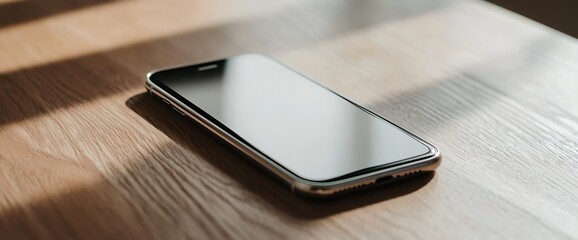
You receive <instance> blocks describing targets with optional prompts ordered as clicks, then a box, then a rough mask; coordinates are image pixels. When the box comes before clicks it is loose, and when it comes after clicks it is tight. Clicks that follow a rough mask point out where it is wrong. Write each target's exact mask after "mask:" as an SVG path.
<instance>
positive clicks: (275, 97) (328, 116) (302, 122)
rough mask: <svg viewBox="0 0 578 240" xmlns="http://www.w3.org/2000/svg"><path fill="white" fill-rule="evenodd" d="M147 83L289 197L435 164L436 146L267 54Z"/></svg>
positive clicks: (165, 73) (184, 69) (159, 75)
mask: <svg viewBox="0 0 578 240" xmlns="http://www.w3.org/2000/svg"><path fill="white" fill-rule="evenodd" d="M145 85H146V88H147V90H148V91H149V92H150V93H151V94H153V95H155V96H158V97H160V98H161V99H162V100H163V101H164V102H166V103H167V104H169V105H170V106H171V107H172V108H174V109H175V110H176V111H178V112H179V113H181V114H183V115H186V116H188V117H190V118H192V119H193V120H195V121H197V122H198V123H200V124H201V125H202V126H204V127H206V128H207V129H209V130H210V131H212V132H213V133H214V134H216V135H217V136H218V137H219V138H221V139H222V140H224V141H225V142H227V143H228V144H229V145H231V146H232V147H234V148H236V149H238V150H240V151H241V152H242V153H244V154H246V155H247V156H248V157H249V158H250V159H252V160H254V162H256V163H257V164H259V165H261V166H262V167H264V168H265V169H266V170H268V171H269V172H271V173H272V174H273V175H274V176H277V177H278V178H279V179H280V180H282V182H284V183H286V184H287V185H288V186H290V188H291V189H292V190H293V191H294V192H299V193H305V194H309V195H315V196H331V195H336V194H340V193H344V192H349V191H352V190H358V189H362V188H365V187H369V186H376V185H379V184H384V183H386V182H389V181H392V180H394V179H397V178H400V177H402V176H406V175H410V174H413V173H419V172H428V171H434V170H435V169H436V167H437V166H438V165H439V163H440V153H439V151H438V150H437V149H436V148H435V147H434V146H433V145H431V144H429V143H428V142H426V141H424V140H423V139H421V138H419V137H417V136H415V135H414V134H412V133H410V132H408V131H407V130H405V129H402V128H401V127H399V126H397V125H395V124H393V123H391V122H390V121H388V120H386V119H385V118H383V117H381V116H379V115H377V114H375V113H374V112H372V111H370V110H368V109H366V108H364V107H362V106H359V105H358V104H355V103H353V102H351V101H350V100H348V99H346V98H344V97H342V96H340V95H339V94H336V93H335V92H332V91H331V90H329V89H327V88H325V87H323V86H321V85H319V84H317V83H315V82H314V81H312V80H310V79H308V78H306V77H305V76H303V75H301V74H299V73H297V72H295V71H293V70H291V69H289V68H288V67H286V66H284V65H283V64H281V63H279V62H277V61H275V60H273V59H271V58H269V57H267V56H265V55H261V54H242V55H237V56H233V57H230V58H227V59H223V60H217V61H210V62H205V63H199V64H192V65H185V66H178V67H171V68H166V69H161V70H156V71H152V72H150V73H148V74H147V79H146V84H145Z"/></svg>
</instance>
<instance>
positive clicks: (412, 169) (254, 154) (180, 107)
mask: <svg viewBox="0 0 578 240" xmlns="http://www.w3.org/2000/svg"><path fill="white" fill-rule="evenodd" d="M187 65H188V64H187ZM187 65H180V67H182V66H187ZM191 65H195V64H191ZM176 67H179V66H175V67H169V68H163V69H159V70H155V71H151V72H149V73H148V74H147V77H146V84H145V86H146V88H147V90H148V91H149V93H151V94H153V95H155V96H158V97H160V98H161V99H162V100H163V101H164V102H166V103H168V104H170V105H171V106H172V107H173V108H174V109H175V110H177V111H178V112H180V113H181V114H183V115H185V116H188V117H189V118H192V119H193V120H195V121H196V122H198V123H199V124H201V125H203V126H204V127H205V128H207V129H209V130H210V131H211V132H213V133H215V134H216V135H217V136H219V137H220V138H221V139H223V140H225V141H226V142H227V143H229V144H231V145H232V146H234V147H235V148H236V149H238V150H239V151H241V152H242V153H243V154H245V155H247V156H248V157H250V158H252V159H254V160H255V162H257V163H258V164H259V165H260V166H262V167H264V168H265V169H267V170H269V171H270V172H271V173H273V174H274V175H275V176H277V177H279V178H280V179H281V180H282V181H283V182H284V183H286V184H288V185H289V186H291V190H292V191H293V192H299V193H303V194H306V195H313V196H331V195H336V194H338V193H342V192H345V191H348V190H352V189H357V188H363V187H369V186H371V185H375V184H377V183H385V182H387V181H388V180H392V179H396V178H399V177H402V176H406V175H409V174H412V173H417V172H433V171H435V169H436V168H437V166H439V164H440V162H441V155H440V152H439V150H438V149H437V148H436V147H434V146H433V145H431V144H430V143H428V142H426V141H425V140H423V139H420V138H418V137H417V136H415V135H414V134H412V133H411V132H409V131H407V130H405V129H403V128H401V127H399V126H397V125H396V126H397V127H399V128H400V129H402V130H403V131H405V132H407V133H408V134H410V136H412V137H413V138H415V139H416V140H418V141H419V142H421V143H423V144H424V145H426V146H427V147H428V148H429V149H430V152H429V153H427V154H428V155H430V156H429V157H426V158H425V159H421V160H417V161H416V160H413V161H412V159H407V162H406V163H404V164H400V165H396V166H393V167H390V168H385V169H380V170H376V171H373V172H369V173H365V174H361V175H357V176H352V177H350V178H346V179H340V180H335V181H324V182H316V181H309V180H307V179H303V178H301V177H299V176H297V175H295V174H293V173H292V172H290V171H288V170H286V169H285V168H284V167H283V166H281V165H280V164H279V163H277V162H275V161H274V160H273V159H270V158H269V157H268V156H265V155H263V154H261V153H260V152H259V151H257V150H256V149H253V148H252V147H251V146H248V145H247V144H245V143H243V142H242V141H239V140H238V139H237V138H235V137H234V136H232V135H231V134H229V133H228V132H227V131H225V130H223V129H221V128H220V127H219V126H217V125H216V124H215V123H213V122H211V121H210V120H208V119H207V118H205V117H203V116H202V115H201V114H199V113H198V112H196V111H195V110H193V109H191V108H190V107H188V106H187V104H185V103H183V102H181V101H179V100H178V99H177V98H175V97H173V96H171V95H170V94H169V93H167V92H166V91H164V90H163V89H162V88H160V87H158V86H157V85H155V84H154V83H153V82H152V81H151V80H150V76H151V75H153V74H154V73H156V72H159V71H162V70H168V69H172V68H176ZM307 79H308V78H307ZM321 87H323V86H321ZM323 88H325V87H323ZM328 90H329V89H328ZM329 91H331V90H329ZM331 92H333V91H331ZM333 93H334V94H336V95H338V96H340V97H342V98H343V96H341V95H339V94H337V93H335V92H333ZM344 99H346V98H344ZM346 100H347V99H346ZM350 102H351V101H350ZM357 107H360V108H362V109H363V110H365V111H367V112H368V113H371V114H373V115H375V116H377V117H379V118H381V119H384V118H383V117H381V116H379V115H378V114H376V113H374V112H372V111H370V110H368V109H366V108H363V107H361V106H359V105H357ZM384 120H385V119H384ZM386 121H387V120H386ZM394 125H395V124H394ZM420 157H421V156H418V157H416V158H420ZM414 159H415V158H414Z"/></svg>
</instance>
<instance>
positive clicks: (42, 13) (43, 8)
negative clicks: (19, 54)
mask: <svg viewBox="0 0 578 240" xmlns="http://www.w3.org/2000/svg"><path fill="white" fill-rule="evenodd" d="M113 1H116V0H100V1H96V0H84V1H70V0H67V1H66V0H52V1H14V2H7V3H0V28H2V27H7V26H10V25H14V24H19V23H24V22H29V21H33V20H37V19H40V18H45V17H49V16H52V15H56V14H61V13H66V12H70V11H76V10H79V9H82V8H87V7H91V6H94V5H99V4H105V3H108V2H113Z"/></svg>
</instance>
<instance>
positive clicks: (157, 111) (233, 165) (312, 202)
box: [126, 93, 433, 219]
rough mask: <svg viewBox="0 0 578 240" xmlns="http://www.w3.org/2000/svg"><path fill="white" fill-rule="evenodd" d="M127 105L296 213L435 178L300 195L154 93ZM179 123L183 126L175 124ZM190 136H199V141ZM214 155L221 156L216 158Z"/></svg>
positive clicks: (328, 210)
mask: <svg viewBox="0 0 578 240" xmlns="http://www.w3.org/2000/svg"><path fill="white" fill-rule="evenodd" d="M126 105H127V106H128V107H129V108H130V109H132V110H133V111H135V112H136V113H137V114H139V115H140V116H141V117H143V118H144V119H146V120H147V121H148V122H149V123H150V124H151V125H153V126H155V127H156V128H157V129H159V130H160V131H161V132H163V133H165V134H166V135H167V136H168V137H170V138H171V139H173V140H174V141H175V142H177V143H178V144H180V145H182V146H184V147H186V148H188V149H190V150H191V151H193V152H195V153H196V154H198V155H199V156H201V158H202V159H204V160H206V161H208V162H209V163H210V164H211V165H213V166H215V167H216V168H218V169H219V170H221V171H222V172H224V173H225V174H227V175H229V176H230V177H231V178H233V179H234V180H236V181H237V182H239V183H241V185H242V186H244V188H245V190H247V191H250V192H252V193H253V194H255V195H256V196H258V197H259V198H261V199H263V200H264V201H266V202H267V203H269V204H271V205H273V206H275V207H276V208H278V209H279V210H282V211H283V212H285V213H287V214H289V215H291V216H293V217H298V218H303V219H315V218H322V217H326V216H329V215H333V214H336V213H339V212H344V211H348V210H351V209H355V208H360V207H363V206H367V205H371V204H374V203H377V202H382V201H386V200H389V199H393V198H396V197H400V196H403V195H406V194H410V193H412V192H414V191H417V190H418V189H420V188H421V187H423V186H424V185H426V184H427V183H428V182H429V181H430V180H431V179H432V178H433V173H431V174H425V175H423V176H421V177H416V178H413V179H409V180H406V181H403V182H400V183H396V184H390V185H384V186H379V187H376V188H373V189H369V190H367V191H360V192H358V193H351V194H348V195H343V196H339V197H335V198H305V197H299V196H296V195H294V194H293V193H291V191H290V190H289V188H287V187H286V186H284V185H281V184H280V183H279V182H277V181H275V180H274V178H273V177H272V176H268V175H267V174H266V172H265V171H264V170H261V169H259V168H258V167H257V166H256V165H253V164H251V163H250V161H251V160H250V159H248V158H247V157H245V156H242V155H241V154H240V153H239V154H237V152H236V151H235V150H233V149H232V148H231V147H229V146H226V143H224V142H222V141H221V140H219V139H217V137H216V136H214V134H212V133H211V132H210V131H209V130H206V129H205V128H204V127H203V126H201V125H200V124H198V123H196V122H194V121H192V120H191V119H188V118H186V117H183V116H181V115H179V114H176V113H175V112H174V111H172V110H171V109H170V108H169V107H167V106H164V105H163V104H162V103H159V101H157V100H155V99H154V98H153V97H152V96H150V95H148V94H146V93H142V94H138V95H136V96H133V97H132V98H130V99H129V100H128V101H127V102H126ZM179 125H180V127H175V126H179ZM191 139H196V141H192V140H191ZM198 139H202V140H201V142H204V143H205V144H211V145H216V146H218V147H215V148H214V149H207V148H202V147H201V146H198V144H197V143H198V142H199V140H198ZM207 151H212V152H207ZM223 151H226V152H233V154H220V153H222V152H223ZM215 156H218V157H219V159H215Z"/></svg>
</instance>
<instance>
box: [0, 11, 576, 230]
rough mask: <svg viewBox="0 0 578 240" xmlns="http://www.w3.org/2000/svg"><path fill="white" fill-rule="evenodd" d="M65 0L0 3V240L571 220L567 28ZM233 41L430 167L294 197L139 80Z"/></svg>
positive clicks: (496, 16)
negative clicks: (419, 149) (421, 141)
mask: <svg viewBox="0 0 578 240" xmlns="http://www.w3.org/2000/svg"><path fill="white" fill-rule="evenodd" d="M67 2H68V1H63V2H62V4H55V5H53V6H50V7H48V6H47V5H46V4H45V3H41V2H26V3H19V2H6V3H2V4H0V13H3V14H2V15H3V16H4V14H8V15H10V14H13V15H14V16H7V17H4V18H0V19H6V20H2V21H3V22H2V23H0V52H2V54H0V110H1V111H2V112H1V114H0V144H1V146H2V148H1V151H0V238H2V239H79V238H89V239H92V238H94V239H103V238H105V239H191V238H192V239H215V238H218V239H223V238H234V239H271V238H279V239H286V238H295V239H321V238H347V239H350V238H369V239H388V238H391V239H400V238H402V239H424V238H426V239H448V238H453V239H463V238H468V239H487V238H503V239H512V238H516V239H522V238H527V239H577V238H578V227H577V226H578V204H576V203H577V202H578V176H577V175H576V173H578V107H577V105H576V104H575V103H576V102H578V95H577V94H576V93H577V92H578V42H577V41H576V39H573V38H570V37H568V36H566V35H563V34H560V33H558V32H555V31H554V30H551V29H549V28H546V27H544V26H542V25H539V24H537V23H535V22H532V21H530V20H528V19H525V18H523V17H520V16H518V15H515V14H512V13H510V12H508V11H506V10H503V9H501V8H498V7H495V6H493V5H491V4H488V3H485V2H478V1H467V0H464V1H446V0H433V1H432V0H410V1H379V0H359V1H346V0H319V1H256V0H255V1H243V2H242V3H241V2H236V1H225V0H220V1H174V2H172V3H170V4H169V3H165V2H162V3H161V2H153V1H111V2H102V3H101V2H98V3H96V2H94V3H93V2H91V1H81V2H78V3H76V4H75V5H68V4H65V3H67ZM14 4H26V5H27V6H29V7H26V8H24V7H22V6H23V5H22V6H20V5H14ZM34 4H39V8H34ZM42 6H44V7H42ZM243 52H263V53H267V54H270V55H272V56H273V57H275V58H276V59H279V60H280V61H282V62H284V63H285V64H287V65H288V66H290V67H292V68H294V69H296V70H298V71H300V72H302V73H304V74H305V75H307V76H310V77H311V78H313V79H315V80H317V81H319V82H320V83H322V84H324V85H326V86H328V87H329V88H331V89H333V90H335V91H337V92H339V93H341V94H343V95H345V96H347V97H349V98H351V99H353V100H355V101H357V102H359V103H361V104H362V105H364V106H367V107H369V108H371V109H372V110H374V111H376V112H378V113H380V114H382V115H383V116H385V117H386V118H388V119H391V120H392V121H394V122H396V123H398V124H400V125H401V126H403V127H405V128H407V129H409V130H411V131H412V132H414V133H416V134H417V135H419V136H422V137H424V138H425V139H427V140H429V141H431V142H432V143H434V144H435V145H437V146H438V147H440V148H441V150H442V152H443V155H444V161H443V163H442V165H441V167H440V168H439V170H438V171H437V173H436V174H435V176H434V175H430V176H426V177H424V178H419V179H415V180H413V181H409V182H406V183H403V184H399V185H394V186H387V187H384V188H380V189H376V190H373V191H369V192H365V193H362V194H355V195H350V196H346V197H343V198H338V199H334V200H330V201H312V200H307V199H302V198H299V197H296V196H293V195H292V194H291V193H290V192H289V191H288V190H287V189H284V188H282V187H281V185H279V184H278V183H277V182H275V181H274V180H272V178H270V177H269V176H268V175H267V174H265V173H264V172H263V171H262V170H260V169H258V168H256V167H255V166H254V165H252V164H250V163H249V162H248V161H247V160H246V159H245V158H244V157H242V156H240V155H238V154H237V153H236V152H234V151H232V150H231V149H230V148H228V147H227V146H226V145H224V144H222V143H221V142H220V141H218V140H216V139H215V138H214V137H213V136H212V135H211V134H209V133H208V132H207V131H206V130H203V129H202V128H201V127H199V126H198V125H196V124H195V123H192V122H191V121H187V120H186V119H184V118H183V117H181V116H180V115H179V114H175V113H173V112H172V111H171V110H170V109H166V107H164V106H163V105H162V104H160V103H158V102H157V101H155V100H154V99H152V98H151V97H149V96H148V95H146V94H144V87H143V82H144V80H143V78H144V74H145V73H146V72H147V71H149V70H151V69H155V68H159V67H165V66H167V65H173V64H179V63H186V62H199V61H205V60H210V59H217V58H221V57H226V56H229V55H233V54H238V53H243Z"/></svg>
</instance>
